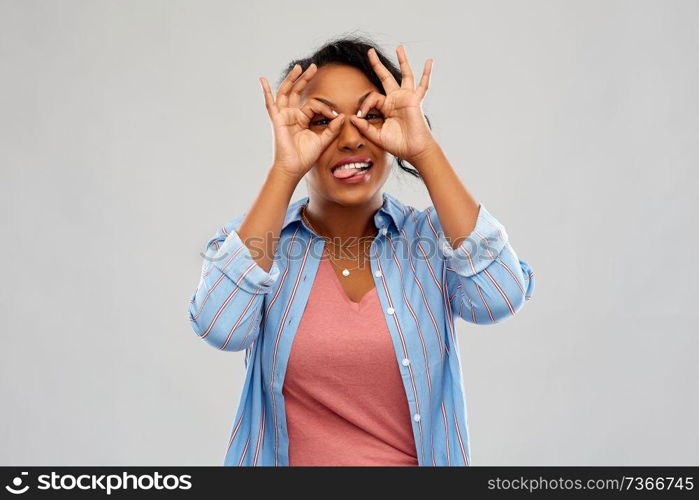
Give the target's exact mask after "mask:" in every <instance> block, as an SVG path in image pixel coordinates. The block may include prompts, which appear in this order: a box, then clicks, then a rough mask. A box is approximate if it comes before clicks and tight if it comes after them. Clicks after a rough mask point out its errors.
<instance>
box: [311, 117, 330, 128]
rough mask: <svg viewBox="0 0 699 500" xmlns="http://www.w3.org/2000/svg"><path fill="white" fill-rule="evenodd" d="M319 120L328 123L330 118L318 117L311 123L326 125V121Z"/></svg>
mask: <svg viewBox="0 0 699 500" xmlns="http://www.w3.org/2000/svg"><path fill="white" fill-rule="evenodd" d="M321 122H328V123H329V122H330V120H329V119H328V118H320V119H318V120H315V121H313V122H311V125H318V126H320V125H327V123H321Z"/></svg>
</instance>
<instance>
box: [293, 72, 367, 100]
mask: <svg viewBox="0 0 699 500" xmlns="http://www.w3.org/2000/svg"><path fill="white" fill-rule="evenodd" d="M372 90H377V89H376V87H375V86H374V85H373V84H372V83H371V82H370V81H369V79H368V78H367V77H366V75H365V74H364V73H362V72H361V71H360V70H358V69H357V68H353V67H351V66H337V65H333V66H323V67H322V68H318V70H317V71H316V74H315V75H314V76H313V78H312V79H311V81H310V82H308V85H306V88H304V90H303V92H302V94H301V98H302V100H303V101H304V102H305V101H306V100H307V99H310V98H314V97H315V98H320V99H319V100H325V101H329V102H332V103H333V104H335V105H336V106H338V107H342V106H345V105H347V106H354V105H356V104H357V103H358V102H359V100H360V99H361V98H362V97H363V96H364V95H366V94H367V92H371V91H372Z"/></svg>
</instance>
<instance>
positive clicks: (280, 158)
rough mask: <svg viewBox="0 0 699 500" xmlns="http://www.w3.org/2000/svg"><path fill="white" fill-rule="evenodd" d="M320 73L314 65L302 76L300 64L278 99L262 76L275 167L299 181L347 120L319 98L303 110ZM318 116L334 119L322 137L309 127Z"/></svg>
mask: <svg viewBox="0 0 699 500" xmlns="http://www.w3.org/2000/svg"><path fill="white" fill-rule="evenodd" d="M316 71H317V66H316V65H315V64H311V65H310V66H309V67H308V68H307V69H306V71H304V72H303V74H300V73H301V66H300V65H298V64H297V65H296V66H294V69H292V70H291V71H290V72H289V74H288V75H287V76H286V78H285V79H284V81H283V82H282V84H281V85H280V86H279V90H278V91H277V97H276V100H275V99H274V97H273V96H272V92H271V90H270V87H269V83H268V82H267V79H266V78H265V77H260V82H261V83H262V89H263V91H264V96H265V106H266V108H267V113H268V114H269V117H270V119H271V120H272V127H273V130H274V167H275V168H278V169H280V170H281V171H283V172H285V173H288V174H290V175H292V176H293V177H295V178H296V177H297V178H298V179H299V180H300V179H301V178H302V177H303V176H304V175H305V174H306V172H308V171H309V170H310V169H311V167H313V165H314V164H315V162H316V160H317V159H318V157H319V156H320V154H321V153H322V152H323V151H324V150H325V148H326V147H327V146H328V145H329V144H330V142H331V141H332V140H333V139H334V138H335V136H336V135H337V134H338V132H339V131H340V128H341V126H342V123H343V121H344V119H345V115H344V114H342V113H340V114H339V115H338V114H337V113H336V112H335V111H333V110H332V109H331V108H330V107H329V106H327V105H326V104H323V103H322V102H319V101H316V100H315V99H310V100H309V101H308V102H307V103H306V104H305V105H304V106H302V107H299V103H300V101H301V93H302V91H303V89H304V88H305V87H306V85H307V84H308V82H309V81H310V80H311V79H312V78H313V75H315V73H316ZM317 114H320V115H323V116H325V117H327V118H328V119H329V120H331V121H330V123H329V124H328V126H327V127H326V128H325V130H324V131H323V133H322V134H317V133H316V132H313V131H311V130H309V128H308V126H309V123H310V121H311V119H312V118H313V117H314V116H315V115H317Z"/></svg>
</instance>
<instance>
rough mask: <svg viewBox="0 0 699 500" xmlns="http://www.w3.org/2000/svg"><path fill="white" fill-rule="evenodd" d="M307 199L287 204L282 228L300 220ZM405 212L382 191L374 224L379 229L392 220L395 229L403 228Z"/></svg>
mask: <svg viewBox="0 0 699 500" xmlns="http://www.w3.org/2000/svg"><path fill="white" fill-rule="evenodd" d="M308 201H309V197H308V196H304V197H303V198H301V199H299V200H296V201H295V202H293V203H292V204H291V205H289V208H288V210H287V211H286V217H284V224H283V225H282V229H284V228H285V227H286V226H288V225H289V224H291V223H292V222H294V221H300V220H301V210H302V208H303V207H304V206H305V205H307V204H308ZM406 213H407V207H406V206H405V205H404V204H403V203H402V202H401V201H400V200H399V199H398V198H396V197H395V196H393V195H391V194H388V193H383V204H382V205H381V207H380V208H379V209H378V210H377V211H376V213H375V214H374V224H375V225H376V227H377V228H379V229H380V228H382V227H385V226H388V225H390V222H391V221H393V224H394V225H395V227H396V229H397V230H398V231H400V230H401V229H402V228H403V222H404V221H405V217H406Z"/></svg>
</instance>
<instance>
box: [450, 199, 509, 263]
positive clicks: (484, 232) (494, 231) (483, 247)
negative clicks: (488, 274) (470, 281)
mask: <svg viewBox="0 0 699 500" xmlns="http://www.w3.org/2000/svg"><path fill="white" fill-rule="evenodd" d="M508 240H509V237H508V235H507V231H506V230H505V226H503V224H501V223H500V221H498V220H497V219H496V218H495V217H493V215H492V214H491V213H490V212H489V211H488V210H486V208H485V206H484V205H483V204H480V206H479V209H478V218H477V220H476V227H474V229H473V231H471V234H469V235H468V237H467V238H466V239H465V240H463V241H462V242H461V243H460V244H459V246H458V247H457V248H456V249H453V248H452V246H451V244H450V243H449V241H448V240H447V239H446V237H445V236H444V234H441V235H440V249H441V251H442V255H443V256H444V258H445V259H446V261H447V266H448V267H449V268H451V269H452V270H453V271H455V272H456V273H457V274H459V275H460V276H464V277H469V276H473V275H475V274H478V273H479V272H481V271H482V270H483V269H485V268H486V267H488V266H489V265H490V264H491V263H492V262H493V261H495V259H497V257H498V255H500V252H501V251H502V249H503V248H504V247H505V245H506V244H507V242H508Z"/></svg>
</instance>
